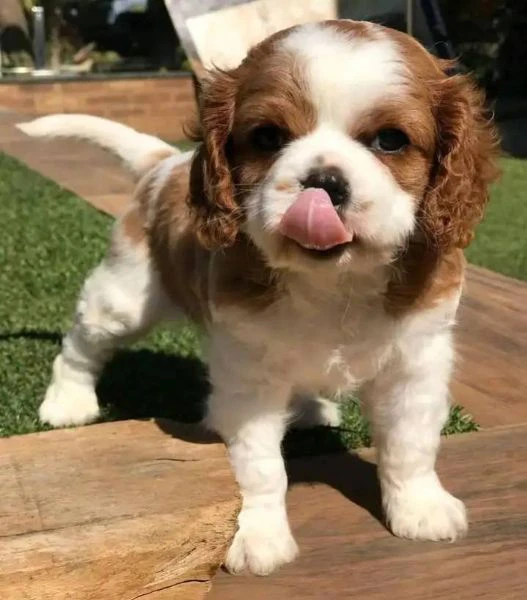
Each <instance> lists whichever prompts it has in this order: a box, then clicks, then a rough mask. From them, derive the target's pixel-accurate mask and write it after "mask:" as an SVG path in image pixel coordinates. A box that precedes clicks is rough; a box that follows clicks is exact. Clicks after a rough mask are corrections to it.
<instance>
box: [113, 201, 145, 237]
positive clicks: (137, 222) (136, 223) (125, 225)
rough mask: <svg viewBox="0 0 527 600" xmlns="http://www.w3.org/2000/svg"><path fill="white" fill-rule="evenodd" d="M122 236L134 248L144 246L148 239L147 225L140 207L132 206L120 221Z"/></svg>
mask: <svg viewBox="0 0 527 600" xmlns="http://www.w3.org/2000/svg"><path fill="white" fill-rule="evenodd" d="M119 224H120V228H121V232H122V234H123V235H124V236H125V237H126V239H127V240H128V241H130V242H131V243H132V244H133V245H134V246H137V245H140V244H143V243H144V242H145V238H146V231H145V223H144V220H143V218H142V215H141V212H140V208H139V206H132V208H130V209H129V210H128V211H127V212H126V213H125V214H124V215H123V216H122V217H121V219H120V221H119Z"/></svg>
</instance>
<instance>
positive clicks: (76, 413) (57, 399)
mask: <svg viewBox="0 0 527 600" xmlns="http://www.w3.org/2000/svg"><path fill="white" fill-rule="evenodd" d="M169 311H170V305H169V302H168V299H167V298H166V296H165V293H164V291H163V289H162V288H161V284H160V282H159V278H158V274H157V273H156V271H154V270H153V269H152V267H151V265H150V261H149V258H148V255H147V252H146V249H145V248H142V247H137V246H130V245H129V244H128V243H127V241H126V239H124V238H123V237H122V236H121V234H120V230H119V229H118V228H116V230H115V233H114V252H113V253H111V254H110V255H109V256H108V257H107V258H105V259H104V261H103V262H102V263H101V264H100V265H99V266H98V267H97V268H96V269H95V270H94V271H93V273H92V274H91V275H90V276H89V277H88V279H87V280H86V282H85V283H84V286H83V289H82V292H81V294H80V298H79V301H78V304H77V309H76V314H75V323H74V325H73V327H72V328H71V330H70V331H69V332H68V334H67V335H66V337H65V338H64V340H63V343H62V352H61V354H60V355H59V356H58V357H57V358H56V359H55V363H54V366H53V376H52V379H51V382H50V384H49V387H48V390H47V392H46V396H45V399H44V402H43V403H42V405H41V406H40V409H39V416H40V419H41V420H42V421H43V422H45V423H49V424H50V425H53V426H54V427H64V426H68V425H85V424H86V423H90V422H92V421H94V420H96V419H97V417H98V416H99V409H98V405H97V398H96V395H95V385H96V383H97V379H98V376H99V374H100V371H101V369H102V367H103V366H104V364H105V362H106V361H107V360H108V359H109V358H110V357H111V356H112V354H113V352H114V350H115V349H116V348H118V347H119V346H121V345H123V344H125V343H129V342H130V341H132V340H133V339H134V338H135V337H136V336H140V335H142V334H144V333H145V332H146V331H148V330H149V329H150V327H152V326H154V325H155V324H156V323H157V322H158V321H159V320H160V319H162V318H167V317H168V315H169Z"/></svg>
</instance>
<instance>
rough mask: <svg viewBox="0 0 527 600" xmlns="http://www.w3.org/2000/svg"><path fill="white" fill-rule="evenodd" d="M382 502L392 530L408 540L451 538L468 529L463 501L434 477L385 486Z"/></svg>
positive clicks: (463, 533)
mask: <svg viewBox="0 0 527 600" xmlns="http://www.w3.org/2000/svg"><path fill="white" fill-rule="evenodd" d="M383 504H384V509H385V512H386V520H387V522H388V525H389V526H390V529H391V530H392V532H393V534H394V535H396V536H398V537H403V538H408V539H411V540H431V541H439V540H448V541H451V542H453V541H454V540H456V539H458V538H460V537H462V536H464V535H465V534H466V532H467V529H468V521H467V513H466V509H465V505H464V504H463V502H461V500H458V499H457V498H455V497H454V496H452V494H449V493H448V492H447V491H446V490H445V489H444V488H443V487H442V486H441V484H440V483H439V480H437V478H435V477H434V478H433V479H431V478H426V479H423V480H415V481H412V482H409V483H408V484H406V485H404V486H403V487H402V488H399V489H397V490H394V489H391V488H385V491H384V494H383Z"/></svg>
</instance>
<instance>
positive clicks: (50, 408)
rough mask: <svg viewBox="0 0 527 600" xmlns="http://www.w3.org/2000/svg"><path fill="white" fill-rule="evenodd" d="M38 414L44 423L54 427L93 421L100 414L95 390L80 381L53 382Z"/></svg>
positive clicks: (84, 423)
mask: <svg viewBox="0 0 527 600" xmlns="http://www.w3.org/2000/svg"><path fill="white" fill-rule="evenodd" d="M38 415H39V418H40V420H41V421H42V423H48V424H49V425H51V426H53V427H68V426H71V425H86V424H87V423H91V422H93V421H95V420H96V419H97V417H98V416H99V405H98V403H97V396H96V395H95V390H94V389H93V388H92V387H90V386H86V385H80V384H78V383H72V382H52V383H51V384H50V386H49V387H48V390H47V392H46V397H45V398H44V402H42V404H41V405H40V408H39V410H38Z"/></svg>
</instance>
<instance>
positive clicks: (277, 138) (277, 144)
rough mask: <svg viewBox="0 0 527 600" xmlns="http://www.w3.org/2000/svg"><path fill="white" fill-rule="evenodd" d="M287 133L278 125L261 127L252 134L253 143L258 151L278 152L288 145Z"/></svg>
mask: <svg viewBox="0 0 527 600" xmlns="http://www.w3.org/2000/svg"><path fill="white" fill-rule="evenodd" d="M287 139H288V135H287V132H286V131H284V130H283V129H281V128H280V127H277V126H276V125H260V126H259V127H256V128H255V129H253V130H252V132H251V142H252V144H253V145H254V146H256V148H258V150H263V151H264V152H276V151H277V150H280V148H282V147H283V146H285V144H286V143H287Z"/></svg>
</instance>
